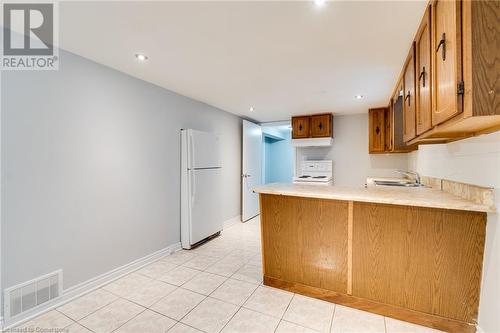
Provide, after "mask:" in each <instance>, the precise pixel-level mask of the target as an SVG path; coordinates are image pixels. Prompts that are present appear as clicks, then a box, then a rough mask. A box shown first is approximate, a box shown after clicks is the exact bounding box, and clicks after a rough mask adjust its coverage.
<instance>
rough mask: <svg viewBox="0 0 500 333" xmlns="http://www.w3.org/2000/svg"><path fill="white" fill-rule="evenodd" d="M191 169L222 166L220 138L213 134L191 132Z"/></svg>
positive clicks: (189, 134)
mask: <svg viewBox="0 0 500 333" xmlns="http://www.w3.org/2000/svg"><path fill="white" fill-rule="evenodd" d="M188 136H189V148H188V150H189V152H190V155H189V162H190V163H189V168H190V169H200V168H216V167H220V166H221V162H220V143H219V137H218V136H217V135H215V134H213V133H207V132H201V131H196V130H189V133H188Z"/></svg>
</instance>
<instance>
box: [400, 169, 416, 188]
mask: <svg viewBox="0 0 500 333" xmlns="http://www.w3.org/2000/svg"><path fill="white" fill-rule="evenodd" d="M396 172H397V173H399V174H402V175H404V176H406V177H408V178H413V179H414V180H415V184H418V185H421V184H422V183H421V181H420V175H419V174H418V172H414V171H403V170H396Z"/></svg>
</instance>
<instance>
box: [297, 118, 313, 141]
mask: <svg viewBox="0 0 500 333" xmlns="http://www.w3.org/2000/svg"><path fill="white" fill-rule="evenodd" d="M310 121H311V117H309V116H300V117H292V139H304V138H309V137H310V134H311V133H310Z"/></svg>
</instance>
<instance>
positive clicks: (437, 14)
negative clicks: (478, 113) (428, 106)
mask: <svg viewBox="0 0 500 333" xmlns="http://www.w3.org/2000/svg"><path fill="white" fill-rule="evenodd" d="M431 16H432V26H431V29H432V65H433V67H432V73H433V89H432V90H433V96H432V105H433V107H432V125H438V124H440V123H442V122H443V121H445V120H447V119H449V118H451V117H453V116H454V115H456V114H458V113H460V112H462V101H461V98H460V100H459V95H458V83H459V82H460V81H461V78H462V71H461V56H462V54H461V39H460V3H459V1H456V0H437V1H435V2H434V4H433V6H432V15H431Z"/></svg>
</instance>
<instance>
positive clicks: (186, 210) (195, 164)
mask: <svg viewBox="0 0 500 333" xmlns="http://www.w3.org/2000/svg"><path fill="white" fill-rule="evenodd" d="M219 145H220V144H219V137H218V136H217V135H215V134H213V133H208V132H201V131H197V130H193V129H183V130H181V244H182V248H184V249H191V248H192V247H193V245H195V244H197V243H200V242H202V241H203V240H205V239H206V238H209V237H211V236H214V235H216V234H218V233H219V232H220V231H221V230H222V228H223V221H222V216H221V208H222V202H221V197H222V190H221V188H222V184H221V181H222V179H221V170H222V166H221V161H220V146H219Z"/></svg>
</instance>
